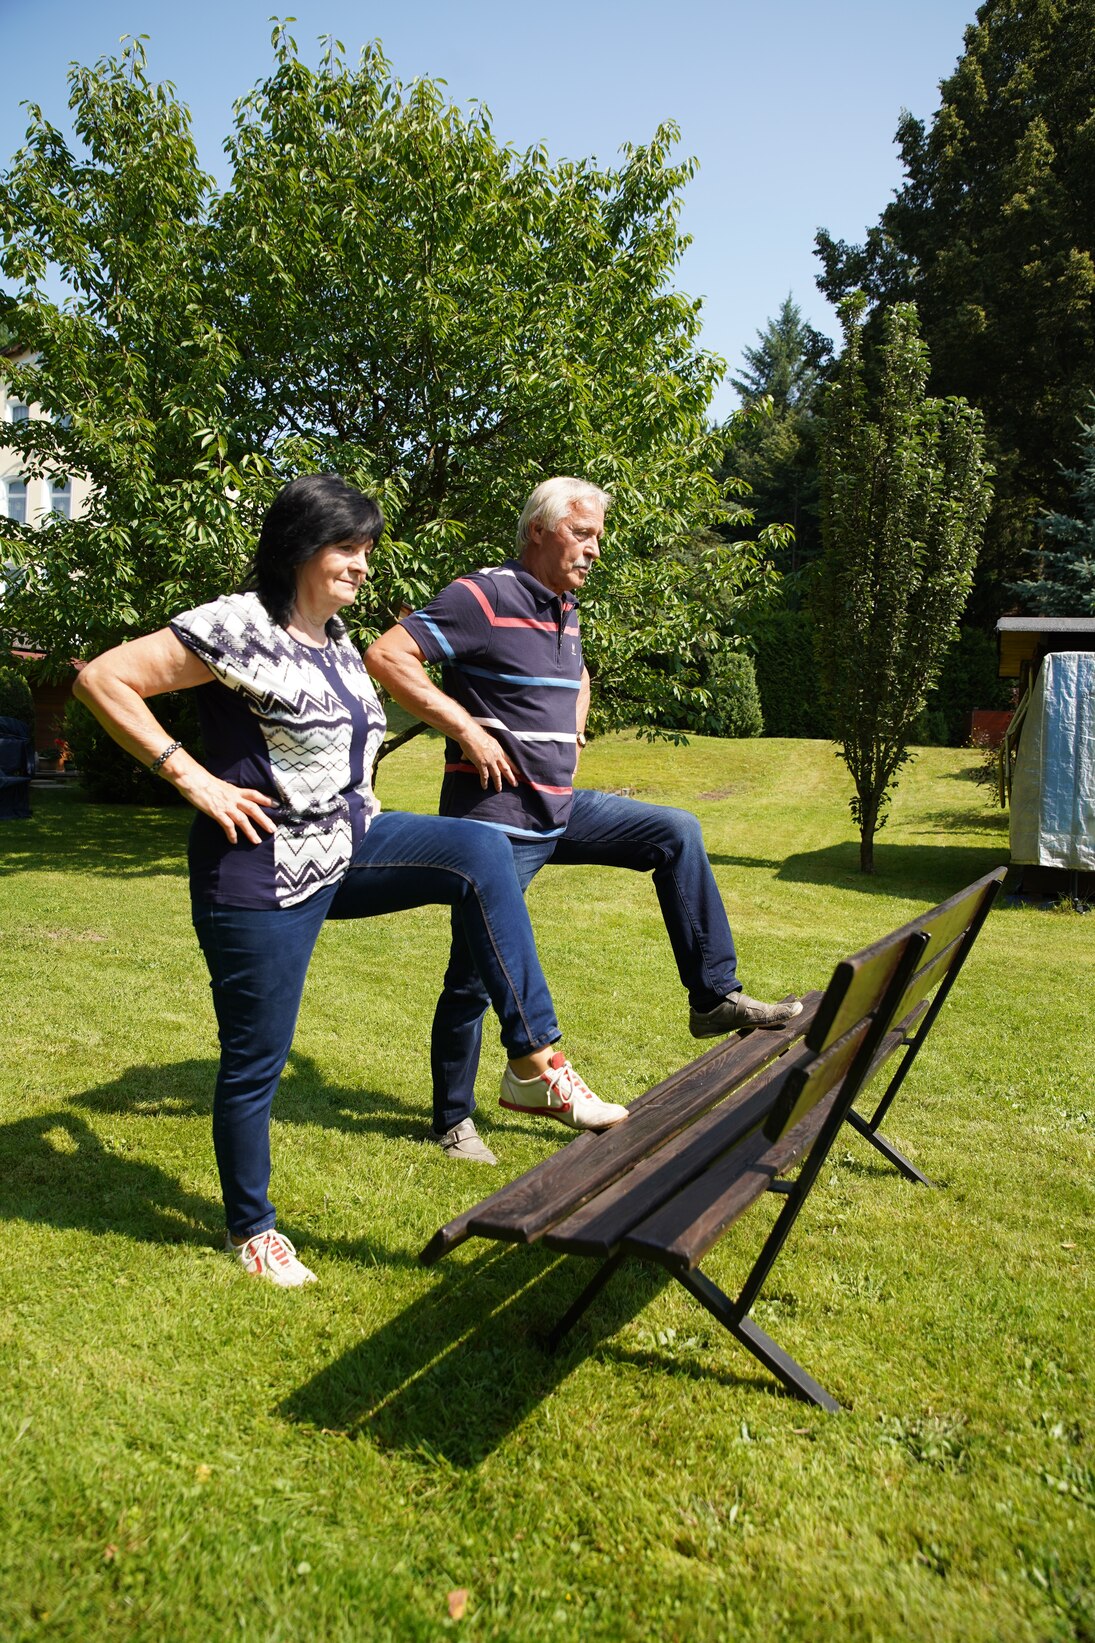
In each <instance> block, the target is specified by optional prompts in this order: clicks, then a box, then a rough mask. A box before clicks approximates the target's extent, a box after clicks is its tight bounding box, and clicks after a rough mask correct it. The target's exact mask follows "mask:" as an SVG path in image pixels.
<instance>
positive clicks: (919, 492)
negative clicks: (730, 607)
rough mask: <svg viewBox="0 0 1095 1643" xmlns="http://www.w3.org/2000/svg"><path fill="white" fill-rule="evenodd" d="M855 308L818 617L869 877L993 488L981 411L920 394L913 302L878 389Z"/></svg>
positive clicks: (884, 361) (891, 315)
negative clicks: (870, 376) (868, 373)
mask: <svg viewBox="0 0 1095 1643" xmlns="http://www.w3.org/2000/svg"><path fill="white" fill-rule="evenodd" d="M865 306H866V302H865V298H864V297H863V296H862V295H861V294H859V293H857V294H856V295H855V296H853V297H851V298H847V299H845V301H844V303H843V304H842V307H841V319H842V323H843V327H844V351H843V353H842V355H841V358H840V362H839V365H838V369H837V376H836V380H835V382H834V383H833V385H832V386H831V387H830V389H829V391H828V396H827V405H826V414H825V423H824V431H823V436H822V465H821V484H822V510H821V530H822V542H823V552H822V556H821V561H820V565H819V570H818V577H817V583H816V588H815V593H814V619H815V624H816V633H817V643H818V661H819V666H820V672H821V679H822V686H823V690H824V694H825V697H826V705H827V708H828V711H829V713H830V715H831V722H832V724H833V726H834V734H835V736H836V739H837V741H838V742H839V744H840V754H841V757H842V758H843V759H844V762H845V763H846V764H847V766H848V769H849V771H850V773H851V776H852V780H853V781H854V783H855V798H854V799H853V800H852V801H851V810H852V817H853V819H854V821H855V822H856V824H857V826H858V827H859V834H860V856H859V864H860V868H861V870H862V871H863V872H864V873H873V872H874V838H875V834H876V832H877V831H878V829H879V828H880V827H881V826H882V825H883V823H884V822H885V819H886V812H887V809H888V806H889V802H890V795H891V793H892V791H893V788H894V786H895V785H896V780H897V775H898V772H899V770H900V769H901V766H902V765H903V764H905V762H906V761H907V760H908V758H909V757H910V745H909V744H910V741H911V737H912V731H913V726H914V724H915V722H916V718H917V715H918V714H919V713H920V710H921V708H922V707H923V706H924V701H925V698H926V697H927V693H928V691H929V690H930V689H931V687H932V685H933V684H934V682H935V680H936V679H937V677H938V675H939V671H940V668H941V666H942V661H943V655H944V652H945V651H946V648H947V645H948V643H949V641H950V640H951V639H952V637H953V636H954V634H955V632H956V631H957V626H958V619H959V617H960V615H961V612H962V607H963V605H964V604H965V600H966V596H967V594H968V593H969V589H970V584H971V581H972V577H973V567H974V563H975V560H976V556H977V545H978V542H979V541H980V538H981V533H982V530H983V527H984V522H985V517H986V514H987V512H988V507H989V503H990V500H991V488H990V483H989V473H990V470H989V469H988V468H987V466H986V464H985V461H984V455H983V434H982V422H981V416H980V413H979V412H978V411H975V410H974V409H973V408H972V407H971V406H969V405H967V404H966V403H965V402H964V401H962V400H955V399H947V400H939V399H929V398H928V397H927V396H926V394H925V384H926V381H927V376H928V353H927V349H926V347H925V345H924V343H923V342H922V341H921V339H920V336H919V332H918V329H917V319H916V309H915V308H914V307H913V305H912V304H911V303H898V304H896V305H895V306H894V307H893V308H892V309H890V310H889V311H888V312H887V313H886V315H885V317H884V321H883V343H882V348H881V350H880V359H879V362H878V364H879V380H878V388H877V391H876V392H872V391H870V390H869V389H868V387H867V383H866V380H865V377H864V370H863V347H862V316H863V311H864V308H865Z"/></svg>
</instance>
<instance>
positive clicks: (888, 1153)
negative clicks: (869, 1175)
mask: <svg viewBox="0 0 1095 1643" xmlns="http://www.w3.org/2000/svg"><path fill="white" fill-rule="evenodd" d="M848 1122H849V1124H851V1126H852V1128H853V1129H855V1130H858V1131H859V1133H860V1135H862V1136H863V1137H864V1139H865V1140H867V1141H869V1142H870V1143H871V1146H872V1147H877V1148H878V1150H879V1152H880V1153H881V1154H882V1156H883V1158H886V1159H888V1160H889V1162H890V1163H891V1164H893V1166H894V1168H895V1169H899V1170H900V1171H901V1173H902V1175H903V1176H904V1177H905V1179H906V1180H908V1181H920V1182H921V1183H922V1184H923V1185H924V1186H926V1187H934V1186H935V1182H934V1181H929V1180H928V1177H927V1176H926V1175H922V1174H921V1173H920V1171H919V1170H918V1169H917V1167H916V1165H915V1164H914V1163H912V1162H911V1160H909V1159H908V1158H906V1157H905V1154H904V1153H903V1152H898V1150H897V1148H896V1147H895V1146H894V1144H893V1142H892V1141H887V1140H886V1137H885V1136H884V1135H879V1133H878V1131H877V1130H876V1129H874V1128H872V1124H873V1120H872V1119H869V1118H864V1117H863V1114H862V1113H858V1112H855V1111H854V1110H853V1111H851V1112H849V1114H848Z"/></svg>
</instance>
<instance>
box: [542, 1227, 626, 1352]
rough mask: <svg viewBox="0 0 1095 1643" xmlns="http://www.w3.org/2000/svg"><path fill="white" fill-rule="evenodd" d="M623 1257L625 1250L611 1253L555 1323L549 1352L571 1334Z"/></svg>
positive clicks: (550, 1337) (547, 1345) (548, 1339)
mask: <svg viewBox="0 0 1095 1643" xmlns="http://www.w3.org/2000/svg"><path fill="white" fill-rule="evenodd" d="M623 1259H624V1256H623V1251H622V1250H617V1251H616V1253H615V1255H610V1256H609V1258H608V1260H607V1261H605V1262H604V1263H603V1265H601V1266H599V1267H598V1268H597V1270H596V1272H595V1273H594V1274H593V1276H592V1278H591V1279H590V1280H589V1282H588V1284H587V1285H586V1287H585V1288H584V1289H583V1290H582V1293H581V1294H580V1295H579V1296H578V1299H577V1300H576V1301H575V1302H574V1304H573V1305H572V1306H569V1307H568V1308H567V1310H566V1311H565V1312H564V1313H563V1316H562V1317H561V1318H560V1319H559V1322H558V1323H557V1324H556V1325H555V1328H554V1329H553V1330H552V1332H551V1334H550V1335H549V1336H548V1338H547V1342H546V1347H547V1350H548V1351H549V1352H554V1351H556V1350H557V1349H558V1347H559V1345H560V1344H561V1342H562V1341H563V1339H564V1337H565V1336H567V1335H569V1334H570V1331H571V1330H572V1329H573V1328H574V1325H575V1324H576V1323H577V1322H578V1319H579V1318H580V1317H581V1316H582V1313H583V1312H585V1311H586V1309H587V1308H588V1307H590V1306H592V1304H593V1302H594V1301H595V1300H596V1299H597V1297H598V1295H599V1294H600V1293H601V1291H602V1289H603V1288H604V1287H605V1285H606V1284H607V1283H608V1281H609V1279H610V1278H611V1277H612V1275H613V1273H614V1272H615V1271H616V1269H617V1267H618V1266H619V1265H620V1264H621V1262H622V1261H623Z"/></svg>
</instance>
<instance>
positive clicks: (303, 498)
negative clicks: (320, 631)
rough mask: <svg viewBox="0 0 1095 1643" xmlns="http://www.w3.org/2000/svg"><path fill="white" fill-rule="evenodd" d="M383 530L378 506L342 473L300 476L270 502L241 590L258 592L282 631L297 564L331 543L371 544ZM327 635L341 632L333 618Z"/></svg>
mask: <svg viewBox="0 0 1095 1643" xmlns="http://www.w3.org/2000/svg"><path fill="white" fill-rule="evenodd" d="M383 529H384V515H383V514H382V513H381V511H380V507H379V505H378V504H377V503H376V502H375V501H374V499H373V498H372V497H371V496H366V495H365V492H364V491H359V490H358V489H357V488H356V487H355V486H353V485H349V484H347V482H346V481H345V479H343V477H342V475H341V474H302V475H301V477H300V478H299V479H291V480H290V481H289V483H288V485H286V486H285V488H284V489H283V490H280V491H279V492H278V494H277V496H275V498H274V500H273V502H272V503H271V504H270V508H269V511H268V512H267V515H266V518H265V519H264V520H263V522H262V530H261V531H260V532H259V541H258V547H257V548H256V549H255V557H254V559H253V561H252V563H251V569H250V571H249V572H248V574H247V580H246V581H245V582H244V588H245V589H246V591H247V592H249V593H257V594H258V596H259V598H260V599H261V600H262V602H263V604H264V605H265V607H266V609H267V611H268V612H269V614H270V615H271V616H272V617H273V619H274V621H275V622H279V623H280V624H281V626H282V627H284V626H285V624H286V623H287V622H288V620H289V615H290V612H291V611H292V609H293V601H294V599H295V598H296V591H297V584H296V575H295V572H296V569H297V566H298V565H303V564H305V562H306V561H307V560H309V559H311V557H312V555H313V554H316V553H318V552H319V550H320V549H321V548H326V547H329V546H330V544H331V543H332V542H375V541H376V540H377V539H378V537H379V536H380V533H381V531H382V530H383ZM327 631H328V633H330V634H331V635H332V636H333V637H334V636H337V635H338V634H340V633H341V632H342V623H341V622H340V621H339V620H338V617H337V616H332V617H331V619H330V621H329V622H328V623H327Z"/></svg>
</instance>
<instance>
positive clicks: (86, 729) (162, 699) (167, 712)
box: [65, 691, 201, 806]
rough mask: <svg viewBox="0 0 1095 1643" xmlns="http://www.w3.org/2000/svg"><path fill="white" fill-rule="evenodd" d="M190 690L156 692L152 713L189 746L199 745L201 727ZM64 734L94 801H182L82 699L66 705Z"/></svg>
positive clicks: (171, 738)
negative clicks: (136, 757) (110, 734)
mask: <svg viewBox="0 0 1095 1643" xmlns="http://www.w3.org/2000/svg"><path fill="white" fill-rule="evenodd" d="M193 696H194V693H193V691H177V692H175V693H174V694H173V695H168V696H157V697H156V717H157V719H158V720H159V721H160V723H161V724H162V725H163V727H164V729H165V730H166V732H167V738H168V741H175V740H178V741H180V742H184V743H185V744H186V745H187V747H190V748H197V747H200V746H201V732H200V730H199V728H198V710H197V703H196V702H195V701H194V700H193ZM65 740H66V741H67V742H68V744H69V746H70V747H71V748H72V752H73V755H74V757H75V760H76V765H77V769H78V770H79V773H80V785H81V786H82V787H83V789H84V791H85V792H86V793H87V796H88V798H89V799H91V800H92V802H93V803H94V804H152V805H159V806H162V805H170V804H183V803H185V800H184V799H183V798H182V797H181V795H180V794H179V792H178V791H177V789H176V788H174V787H173V786H172V785H171V783H170V782H166V781H164V780H163V778H162V777H161V776H153V775H152V774H151V773H150V772H149V771H148V770H147V769H146V768H145V766H144V765H142V764H138V763H137V760H136V759H134V758H133V757H132V755H131V754H129V753H127V752H126V751H125V750H124V748H121V747H119V746H118V744H117V742H116V741H114V739H113V738H112V737H111V736H108V735H107V733H106V731H105V730H104V729H103V727H102V725H101V724H100V723H99V721H98V719H96V718H95V716H94V715H93V714H92V713H89V712H88V710H87V708H86V707H85V706H84V705H83V703H82V702H78V701H75V700H74V701H71V702H69V704H68V707H67V708H66V710H65Z"/></svg>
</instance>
